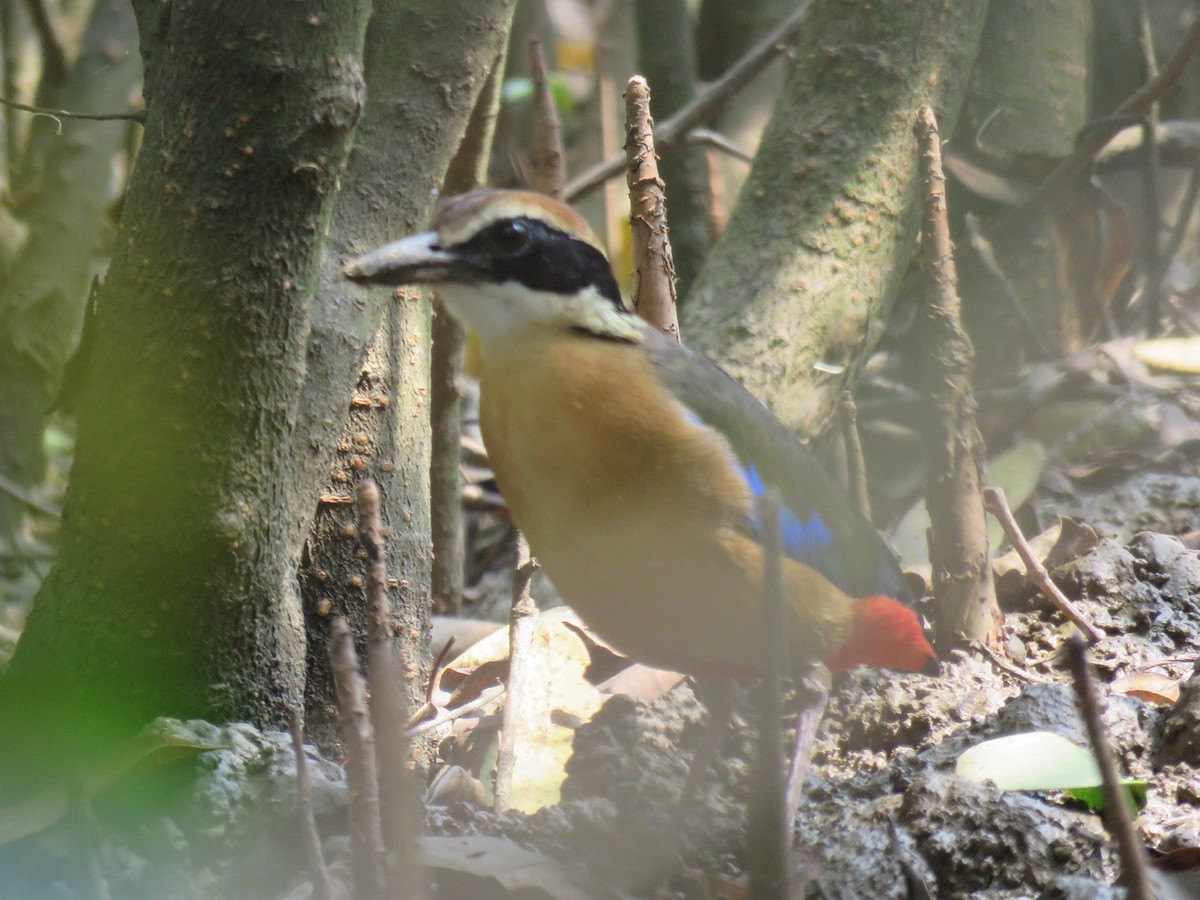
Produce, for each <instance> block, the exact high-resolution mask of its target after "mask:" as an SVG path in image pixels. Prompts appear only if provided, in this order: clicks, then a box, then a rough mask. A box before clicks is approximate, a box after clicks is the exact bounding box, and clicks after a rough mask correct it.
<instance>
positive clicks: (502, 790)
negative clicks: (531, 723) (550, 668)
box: [492, 533, 538, 812]
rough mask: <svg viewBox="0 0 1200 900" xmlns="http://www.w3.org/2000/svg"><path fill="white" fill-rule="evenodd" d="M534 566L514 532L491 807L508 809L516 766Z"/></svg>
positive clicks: (532, 625)
mask: <svg viewBox="0 0 1200 900" xmlns="http://www.w3.org/2000/svg"><path fill="white" fill-rule="evenodd" d="M537 569H538V564H537V560H535V559H534V558H533V557H532V556H531V555H530V553H529V543H528V542H527V541H526V540H525V535H523V534H520V533H518V534H517V565H516V568H515V569H514V570H513V598H512V612H511V614H510V615H509V619H508V659H509V665H508V697H507V699H506V701H505V703H504V721H503V724H502V725H501V727H500V750H499V753H498V755H497V759H496V780H495V782H494V784H493V790H492V795H493V798H494V801H493V808H494V809H495V810H496V811H497V812H503V811H504V810H506V809H508V797H509V793H510V791H511V789H512V780H513V771H514V770H515V769H516V763H517V759H516V751H517V729H518V728H519V727H520V726H521V719H522V709H521V701H522V700H523V699H524V698H525V697H526V696H527V695H528V694H529V689H530V679H531V677H532V674H533V672H532V667H531V666H530V654H531V652H532V650H533V640H534V638H535V637H536V636H537V627H538V616H537V607H536V606H535V605H534V603H533V598H532V596H530V593H529V584H530V582H531V580H532V579H533V575H534V573H535V572H536V571H537Z"/></svg>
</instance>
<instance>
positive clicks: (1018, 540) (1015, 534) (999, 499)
mask: <svg viewBox="0 0 1200 900" xmlns="http://www.w3.org/2000/svg"><path fill="white" fill-rule="evenodd" d="M983 503H984V506H985V507H986V508H987V511H988V512H990V513H991V514H992V515H993V516H995V518H996V521H997V522H999V523H1000V526H1001V527H1002V528H1003V529H1004V533H1005V534H1006V535H1008V539H1009V541H1010V542H1011V543H1012V545H1013V548H1014V549H1015V550H1016V551H1017V555H1018V556H1020V557H1021V561H1022V562H1024V563H1025V570H1026V572H1027V577H1028V578H1029V579H1030V580H1032V581H1033V582H1034V583H1035V584H1036V585H1037V586H1038V587H1040V588H1041V589H1042V592H1043V593H1044V594H1045V595H1046V597H1047V599H1049V600H1050V602H1052V603H1053V604H1054V605H1055V606H1057V607H1058V608H1059V609H1060V610H1062V612H1063V614H1064V615H1065V616H1066V617H1067V618H1068V619H1070V620H1071V621H1072V622H1074V623H1075V626H1076V627H1077V628H1078V629H1079V630H1080V631H1081V632H1083V634H1084V635H1085V636H1086V637H1087V639H1088V643H1089V644H1094V643H1096V641H1098V640H1100V639H1101V638H1102V637H1104V632H1102V631H1100V630H1098V629H1097V628H1096V626H1095V625H1093V624H1092V623H1091V622H1089V621H1088V620H1087V617H1086V616H1085V615H1084V614H1083V613H1081V612H1080V611H1079V610H1078V609H1077V608H1076V606H1075V604H1074V603H1072V602H1071V601H1070V600H1068V599H1067V596H1066V595H1065V594H1064V593H1063V592H1062V591H1061V590H1060V589H1059V587H1058V585H1057V584H1055V583H1054V581H1053V580H1052V579H1051V578H1050V573H1049V572H1047V571H1046V567H1045V566H1043V565H1042V564H1041V562H1040V561H1039V560H1038V558H1037V557H1036V556H1035V555H1034V553H1033V550H1032V548H1031V547H1030V546H1029V542H1028V541H1026V540H1025V535H1023V534H1022V533H1021V527H1020V526H1019V525H1018V524H1017V520H1016V519H1014V518H1013V514H1012V510H1010V509H1009V508H1008V500H1007V499H1006V498H1005V496H1004V491H1002V490H1001V489H1000V488H988V489H987V490H986V491H984V492H983Z"/></svg>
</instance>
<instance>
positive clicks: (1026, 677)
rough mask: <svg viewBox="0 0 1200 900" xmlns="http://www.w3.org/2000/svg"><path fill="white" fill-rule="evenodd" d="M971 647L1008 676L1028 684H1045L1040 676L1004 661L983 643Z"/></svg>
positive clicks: (979, 642)
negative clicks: (1015, 677) (980, 651)
mask: <svg viewBox="0 0 1200 900" xmlns="http://www.w3.org/2000/svg"><path fill="white" fill-rule="evenodd" d="M971 646H972V647H973V648H975V649H978V650H982V651H983V654H984V656H986V657H987V658H988V659H989V660H991V661H992V665H994V666H995V667H996V668H997V669H1001V670H1003V671H1005V672H1007V673H1008V674H1010V675H1015V676H1017V678H1020V679H1021V680H1022V681H1028V682H1029V683H1030V684H1045V683H1046V679H1045V678H1042V677H1041V676H1040V675H1034V674H1033V673H1032V672H1030V671H1029V670H1028V669H1022V668H1021V667H1020V666H1018V665H1014V664H1013V663H1011V662H1009V661H1008V660H1007V659H1004V658H1003V657H1002V656H1000V654H998V653H997V652H996V651H995V650H993V649H992V648H991V647H989V646H988V645H987V644H986V643H985V642H984V641H975V642H974V643H972V645H971Z"/></svg>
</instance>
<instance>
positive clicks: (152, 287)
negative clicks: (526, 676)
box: [0, 0, 511, 759]
mask: <svg viewBox="0 0 1200 900" xmlns="http://www.w3.org/2000/svg"><path fill="white" fill-rule="evenodd" d="M478 5H479V4H476V6H478ZM443 6H444V7H446V8H451V7H461V6H462V4H444V5H443ZM367 7H368V4H367V3H365V2H360V3H356V4H347V3H344V2H333V0H327V2H318V3H317V4H316V5H315V6H314V5H313V4H309V6H307V7H305V8H304V9H303V10H300V9H296V10H294V11H290V10H288V9H287V8H286V7H272V8H271V11H270V13H269V15H267V14H263V13H262V12H261V10H258V11H256V12H254V14H251V11H249V10H247V9H246V7H245V4H241V5H238V4H233V3H227V2H226V3H208V2H205V3H199V2H191V3H188V2H185V3H179V2H177V3H175V4H174V5H172V6H171V7H170V13H169V15H166V14H162V9H163V8H160V7H158V6H151V5H150V4H142V5H140V6H139V7H138V13H139V24H140V26H141V31H142V52H143V56H144V58H145V61H146V96H147V129H146V138H145V142H144V145H143V147H142V154H141V157H140V160H139V162H140V164H139V166H138V168H137V171H136V172H135V175H134V179H133V182H132V184H131V187H130V192H129V195H128V198H127V201H126V206H125V210H124V217H123V227H124V234H123V238H122V239H121V240H120V242H119V245H118V250H117V254H116V256H115V258H114V260H113V263H112V266H111V269H110V272H109V275H108V278H107V280H106V282H105V285H104V288H103V289H102V292H101V297H100V301H101V302H100V307H99V310H100V311H99V314H98V318H97V323H96V334H95V335H94V347H93V350H92V353H91V359H90V364H89V370H88V374H87V378H86V384H85V385H84V388H83V391H82V393H81V396H80V403H79V406H80V416H79V440H78V449H77V454H76V462H75V471H74V473H73V477H72V482H71V486H70V490H69V494H68V498H67V503H66V512H65V517H64V524H63V531H62V551H61V555H60V559H59V562H58V564H57V565H56V566H55V568H54V570H53V571H52V573H51V575H50V576H49V577H48V578H47V580H46V582H45V584H44V585H43V587H42V590H41V592H40V593H39V596H38V598H37V601H36V603H35V607H34V610H33V613H32V614H31V616H30V619H29V622H28V625H27V627H26V630H25V633H24V635H23V637H22V640H21V642H20V645H19V647H18V650H17V653H16V656H15V657H14V659H13V661H12V663H11V667H10V670H9V675H8V676H7V677H6V678H5V680H4V682H3V685H2V687H3V696H2V697H0V701H2V702H0V716H3V717H4V718H5V720H6V721H4V722H3V723H0V734H4V735H5V736H6V737H10V736H11V737H12V738H14V739H15V738H16V737H17V736H18V735H22V734H24V735H25V736H26V737H27V738H28V739H29V741H32V742H36V743H37V745H38V746H39V748H42V747H44V745H46V744H56V745H57V746H58V747H59V748H61V749H65V748H67V747H68V746H70V745H71V744H72V742H75V744H76V745H75V746H73V747H72V748H71V749H72V751H73V752H74V753H81V752H86V751H87V750H88V749H89V747H94V746H95V745H96V744H97V743H103V741H104V740H105V739H106V738H118V737H120V736H122V735H123V734H126V733H128V731H129V730H131V729H134V728H136V727H138V726H139V725H140V724H142V723H143V722H144V721H145V720H146V719H147V718H149V717H152V716H155V715H177V716H189V715H203V716H207V717H210V718H227V717H236V718H249V719H253V720H257V721H259V722H270V721H278V720H279V719H280V718H282V713H283V709H284V705H285V704H286V703H293V702H296V701H297V700H298V699H299V698H300V695H301V693H302V691H303V686H304V674H305V643H306V642H305V634H304V624H305V623H304V618H303V614H302V610H301V600H300V592H299V590H298V586H297V580H296V564H297V561H298V560H299V557H300V555H301V548H302V547H303V545H304V541H305V538H306V536H307V535H308V534H309V531H310V526H311V525H312V522H313V515H314V511H315V507H316V504H317V497H318V494H319V493H320V490H319V485H320V483H321V481H322V480H323V479H324V478H325V477H326V475H327V473H328V472H329V470H330V466H331V463H334V460H335V459H338V462H337V463H336V464H334V472H335V475H334V481H335V483H334V485H333V486H332V490H327V492H326V493H333V492H335V491H336V492H337V493H345V494H349V493H350V489H351V485H350V484H349V483H342V482H340V481H338V480H337V477H338V475H337V473H340V472H344V471H347V470H351V471H353V472H354V473H355V476H357V474H359V472H360V471H365V472H369V473H370V474H373V475H376V476H377V477H379V479H380V480H381V481H382V482H383V489H384V492H385V496H386V497H387V501H388V505H387V509H388V513H389V518H390V519H391V520H392V531H391V536H390V540H391V543H392V546H390V547H389V553H390V554H391V555H392V557H393V559H396V560H399V563H398V566H399V569H398V571H397V572H396V573H395V574H396V575H397V576H398V582H397V583H398V585H399V586H404V585H405V581H406V580H407V582H408V583H409V584H410V585H413V586H414V593H413V596H412V597H408V596H404V597H402V596H401V594H400V593H399V592H398V593H397V596H396V598H395V601H396V602H397V603H399V602H400V601H401V599H404V600H405V601H406V602H408V603H410V604H411V605H410V606H409V607H408V609H412V610H416V612H415V613H413V614H412V615H413V616H415V618H414V621H416V622H417V623H418V626H417V628H416V633H415V635H411V636H412V637H414V638H415V639H417V640H419V639H420V637H421V636H422V634H421V631H422V629H421V626H420V622H421V621H423V620H422V617H423V616H425V615H427V613H426V611H425V609H424V607H425V606H426V605H427V592H428V574H427V572H428V519H427V515H428V514H427V498H426V488H425V487H424V482H425V476H424V467H425V465H426V461H427V459H426V457H427V450H425V449H424V448H425V447H427V441H428V438H427V425H426V424H425V410H424V406H423V405H424V401H423V397H422V391H423V385H424V379H425V377H426V376H425V374H424V368H425V348H426V346H427V331H428V324H427V323H428V307H427V305H425V304H424V303H423V302H420V301H415V302H411V303H408V304H396V303H391V304H388V303H387V302H386V301H387V296H386V294H385V295H384V296H382V297H380V296H377V294H378V293H379V292H373V293H369V292H364V291H362V290H360V289H357V288H353V287H351V286H348V285H343V284H342V282H341V280H340V278H339V277H338V276H337V268H338V264H339V262H340V260H341V259H343V258H345V257H346V256H347V255H350V254H352V253H356V252H360V251H362V250H364V249H366V248H367V247H369V246H371V245H373V244H375V243H379V242H381V241H382V240H384V239H385V238H392V237H395V236H396V235H397V234H400V233H403V232H405V231H408V230H410V229H411V228H412V227H413V226H414V225H415V224H416V223H417V221H418V219H419V218H421V217H422V216H424V215H425V214H426V213H427V211H428V208H429V206H430V205H431V203H432V199H433V197H434V196H435V188H436V186H437V184H438V182H439V181H440V178H441V173H442V170H443V169H444V167H445V164H446V161H447V160H448V159H449V158H450V155H451V154H452V153H453V150H454V146H455V144H456V143H457V141H458V139H459V137H460V136H461V133H462V129H463V127H464V123H465V121H466V118H467V115H468V114H469V112H470V109H471V105H472V102H473V99H474V94H475V93H476V92H477V91H478V88H479V85H480V84H481V83H482V80H483V78H482V74H485V70H486V66H487V65H488V63H489V62H490V60H491V59H492V58H494V54H492V55H486V54H475V52H474V45H473V44H472V40H482V39H486V40H489V41H495V42H499V41H502V40H503V37H504V22H505V20H504V19H503V18H501V19H500V20H497V21H489V22H488V23H487V24H486V25H481V26H480V28H481V29H482V30H481V31H479V30H477V31H475V32H471V31H469V30H467V29H465V27H464V24H463V23H464V22H466V21H468V20H469V17H468V16H467V15H466V14H465V13H464V11H463V10H462V9H461V8H460V9H459V10H458V16H457V18H456V19H453V20H452V21H453V24H454V27H453V28H450V29H447V28H446V25H445V23H446V21H448V20H450V15H451V13H450V12H447V13H446V18H445V19H439V18H438V17H436V16H432V15H429V14H427V13H425V12H424V9H423V7H424V5H423V4H419V3H416V2H410V3H408V4H405V5H404V6H403V7H402V8H400V9H398V10H387V11H384V10H381V11H380V12H379V13H377V19H376V25H375V26H374V28H376V29H379V30H378V32H374V30H373V35H374V36H373V44H372V47H373V50H372V53H373V56H374V64H376V65H377V66H379V67H380V69H381V70H382V71H381V72H380V76H379V77H380V79H381V80H380V87H379V90H378V95H377V97H376V98H375V100H373V101H372V103H373V104H374V105H373V106H372V107H371V108H372V110H377V111H376V112H374V113H373V114H372V115H370V116H369V120H368V121H369V122H370V125H369V126H368V125H367V123H364V128H363V129H362V134H361V144H360V152H359V153H358V154H356V156H355V158H354V160H353V161H352V162H351V164H350V166H349V168H348V170H347V171H346V172H345V176H344V178H345V180H344V184H345V187H346V189H347V190H346V192H345V194H344V196H343V205H342V206H341V208H340V210H339V215H338V218H337V220H336V221H333V220H332V213H333V200H334V198H335V197H336V196H337V187H338V179H339V176H341V175H342V169H343V164H344V162H345V160H346V156H347V152H348V147H349V136H350V133H351V130H352V128H353V126H354V124H355V122H356V120H357V118H358V114H359V111H360V107H361V104H362V99H363V94H362V92H363V85H362V79H361V73H362V70H363V66H362V64H361V62H360V60H361V47H362V42H363V32H364V29H365V26H366V15H367ZM497 8H500V9H505V10H508V9H510V8H511V0H502V2H499V4H498V7H497ZM472 15H475V14H474V13H472ZM472 21H479V20H473V19H472ZM380 23H383V24H380ZM447 35H449V36H450V37H446V36H447ZM405 48H411V49H410V50H408V51H406V50H405ZM434 61H436V62H437V63H438V64H439V65H440V68H439V65H435V64H434ZM388 73H391V74H390V75H389V74H388ZM388 78H392V79H393V81H392V82H390V83H389V82H388V81H387V79H388ZM327 234H332V235H333V240H332V241H331V242H330V243H329V246H326V235H327ZM318 288H320V290H318ZM385 307H386V309H387V310H389V311H390V316H391V318H390V320H389V322H388V325H387V326H385V327H383V328H381V327H380V326H381V322H382V320H383V314H384V311H385ZM377 336H378V339H377V348H376V350H375V351H374V354H373V356H372V358H371V360H370V361H369V362H368V364H367V365H366V366H364V365H363V359H364V351H365V348H366V345H367V344H368V343H369V342H370V341H371V340H372V339H374V338H376V337H377ZM389 359H394V360H395V363H394V365H392V364H390V363H388V362H387V361H388V360H389ZM360 372H361V373H364V374H362V375H361V379H362V380H361V383H360V388H361V389H360V391H359V392H358V393H357V394H355V393H354V392H353V390H352V388H353V385H354V384H355V381H356V379H359V378H360ZM352 395H353V396H352ZM364 396H367V397H370V398H372V400H371V404H372V405H371V407H370V411H371V413H373V414H374V421H373V422H371V423H368V424H367V425H364V426H361V427H360V426H359V425H358V424H354V425H352V426H349V427H352V428H359V429H360V430H361V431H364V432H366V433H368V439H367V444H368V449H369V450H370V453H368V454H348V455H343V456H342V457H340V458H339V457H338V441H337V435H338V433H339V430H340V429H342V428H343V427H344V426H343V425H342V422H343V420H344V419H345V418H346V409H347V404H349V405H350V406H351V408H353V409H357V410H359V411H362V410H364V409H365V408H366V407H364V406H363V405H362V398H363V397H364ZM414 422H415V423H416V424H417V426H418V427H416V428H415V429H413V428H412V427H411V425H412V424H413V423H414ZM380 436H382V437H380ZM357 437H358V433H357V432H351V438H352V443H353V441H354V439H355V438H357ZM377 438H379V440H378V441H377V440H376V439H377ZM355 455H361V456H363V457H364V458H370V464H369V465H366V466H364V467H363V469H361V470H360V469H359V468H358V466H357V464H356V463H355V462H354V460H352V459H348V458H347V457H348V456H355ZM337 514H338V515H339V516H345V514H346V510H345V509H343V508H340V507H338V509H337ZM339 535H341V531H340V530H337V531H336V534H331V533H329V532H321V531H319V530H318V532H317V536H316V538H315V539H314V543H313V545H312V546H313V547H315V548H327V547H328V546H329V545H330V544H331V543H332V542H333V541H338V542H340V544H341V546H342V547H347V546H348V545H349V544H350V542H349V541H346V540H345V539H344V537H340V536H339ZM354 555H355V554H354V552H353V551H352V550H351V551H350V553H349V556H351V557H353V556H354ZM355 563H356V564H357V565H358V566H359V567H361V563H360V562H359V561H357V560H355ZM335 574H336V577H337V578H338V579H340V580H339V582H338V585H339V586H340V587H341V589H342V590H343V591H344V592H345V594H346V597H347V599H346V600H345V602H346V603H348V604H349V603H350V602H352V600H351V599H350V598H351V595H354V596H361V590H360V589H358V588H357V585H355V584H354V583H353V579H352V576H351V575H350V574H349V573H348V572H342V571H341V570H336V571H335ZM339 600H340V598H339ZM399 613H400V610H399V607H397V614H398V615H399ZM405 615H409V614H408V613H407V612H406V613H405ZM402 634H407V632H403V631H402ZM314 652H319V653H322V654H323V652H324V648H323V646H322V647H320V648H314ZM35 722H36V723H38V729H37V730H36V731H35V730H34V728H33V725H32V723H35ZM46 723H49V725H50V727H49V728H47V727H46ZM84 736H86V737H87V742H86V743H83V742H82V738H83V737H84ZM14 744H15V741H10V742H8V743H7V744H6V747H5V749H8V750H13V749H18V750H19V747H15V746H14ZM44 756H45V755H44ZM45 758H46V759H53V756H52V755H51V756H45Z"/></svg>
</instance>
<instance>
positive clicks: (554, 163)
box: [529, 40, 567, 199]
mask: <svg viewBox="0 0 1200 900" xmlns="http://www.w3.org/2000/svg"><path fill="white" fill-rule="evenodd" d="M529 66H530V69H531V70H532V71H533V130H534V145H535V150H536V153H537V169H536V171H535V172H534V184H535V185H537V189H538V190H539V191H541V192H542V193H543V194H548V195H549V196H551V197H558V198H560V199H561V198H562V195H563V185H565V184H566V183H567V156H566V153H565V152H564V151H563V137H562V119H560V118H559V115H558V107H557V106H556V105H555V103H554V94H553V92H552V91H551V90H550V82H549V79H548V78H547V76H546V58H545V56H543V55H542V43H541V41H536V40H535V41H530V42H529Z"/></svg>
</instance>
